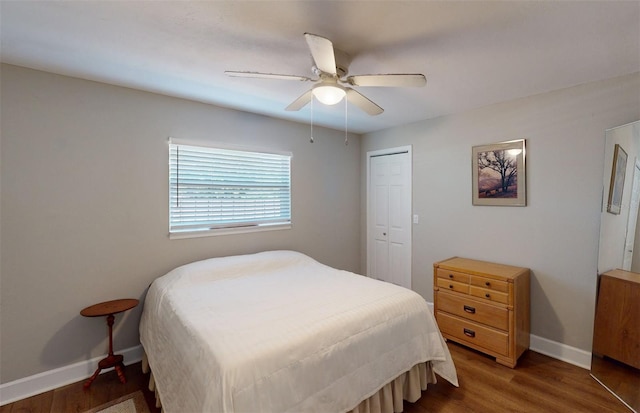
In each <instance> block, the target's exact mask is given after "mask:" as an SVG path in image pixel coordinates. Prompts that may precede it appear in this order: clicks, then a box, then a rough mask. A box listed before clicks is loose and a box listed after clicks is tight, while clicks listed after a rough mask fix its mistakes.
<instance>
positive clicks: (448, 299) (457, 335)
mask: <svg viewBox="0 0 640 413" xmlns="http://www.w3.org/2000/svg"><path fill="white" fill-rule="evenodd" d="M433 290H434V294H433V296H434V313H435V316H436V320H437V322H438V326H439V327H440V331H441V332H442V335H443V337H444V338H446V339H449V340H453V341H455V342H457V343H460V344H464V345H466V346H469V347H471V348H473V349H476V350H478V351H481V352H483V353H486V354H489V355H491V356H493V357H495V358H496V361H497V362H498V363H500V364H503V365H505V366H508V367H515V365H516V363H517V362H518V358H519V357H520V356H521V355H522V353H523V352H524V351H525V350H527V349H528V348H529V269H528V268H521V267H513V266H510V265H502V264H495V263H491V262H486V261H477V260H470V259H466V258H458V257H454V258H450V259H448V260H445V261H441V262H436V263H435V264H433Z"/></svg>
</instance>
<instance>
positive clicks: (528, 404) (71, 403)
mask: <svg viewBox="0 0 640 413" xmlns="http://www.w3.org/2000/svg"><path fill="white" fill-rule="evenodd" d="M448 344H449V349H450V350H451V354H452V356H453V359H454V362H455V364H456V369H457V371H458V378H459V381H460V387H459V388H456V387H453V386H452V385H450V384H449V383H447V382H446V381H444V380H442V379H440V380H439V382H438V383H437V384H435V385H429V388H428V389H427V390H426V391H425V392H423V395H422V398H421V399H420V400H418V401H417V402H416V403H405V412H406V413H427V412H429V413H447V412H452V413H458V412H460V413H467V412H479V413H488V412H490V413H494V412H545V413H548V412H562V413H567V412H598V413H600V412H602V413H610V412H620V413H629V412H630V410H628V409H627V408H626V407H624V405H623V404H622V403H620V402H619V401H618V400H617V399H616V398H615V397H614V396H613V395H612V394H611V393H609V392H608V391H607V390H605V389H604V388H603V387H602V386H600V385H599V384H598V383H597V382H596V381H595V380H594V379H593V378H591V377H590V376H589V372H588V371H587V370H584V369H582V368H579V367H576V366H573V365H571V364H567V363H564V362H562V361H558V360H555V359H553V358H550V357H547V356H543V355H541V354H538V353H535V352H533V351H528V352H526V353H525V354H524V355H523V356H522V358H521V359H520V361H519V363H518V366H517V368H515V369H510V368H507V367H504V366H501V365H499V364H497V363H496V362H495V361H494V360H493V359H492V358H490V357H487V356H485V355H483V354H480V353H478V352H475V351H473V350H470V349H468V348H466V347H463V346H459V345H457V344H455V343H452V342H449V343H448ZM125 374H126V376H127V383H126V384H121V383H120V382H119V381H118V378H117V376H116V374H115V372H109V373H105V374H102V375H100V376H98V378H97V379H96V380H95V381H94V382H93V384H92V385H91V388H90V389H89V390H86V391H85V390H83V388H82V383H83V382H78V383H74V384H70V385H68V386H64V387H61V388H59V389H56V390H52V391H49V392H46V393H43V394H40V395H38V396H34V397H30V398H28V399H25V400H21V401H18V402H16V403H12V404H8V405H5V406H2V407H1V408H0V413H18V412H20V413H27V412H38V413H47V412H55V413H60V412H64V413H66V412H83V411H86V410H88V409H91V408H93V407H96V406H100V405H102V404H104V403H106V402H108V401H109V400H115V399H117V398H119V397H122V396H124V395H126V394H129V393H133V392H135V391H136V390H143V391H144V393H145V396H146V398H147V404H148V405H149V408H150V411H151V412H152V413H159V412H160V410H159V409H155V408H154V403H155V401H154V400H155V399H154V396H153V394H152V393H151V392H149V391H148V390H147V383H148V376H147V375H144V374H142V371H141V368H140V363H135V364H132V365H130V366H127V368H126V370H125ZM184 413H187V412H184Z"/></svg>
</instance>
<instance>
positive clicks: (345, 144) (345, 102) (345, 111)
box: [344, 99, 349, 146]
mask: <svg viewBox="0 0 640 413" xmlns="http://www.w3.org/2000/svg"><path fill="white" fill-rule="evenodd" d="M347 107H348V105H347V99H345V100H344V146H347V145H349V135H348V130H347V120H348V119H349V116H348V115H349V113H348V111H347Z"/></svg>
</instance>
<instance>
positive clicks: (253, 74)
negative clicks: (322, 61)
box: [224, 70, 311, 82]
mask: <svg viewBox="0 0 640 413" xmlns="http://www.w3.org/2000/svg"><path fill="white" fill-rule="evenodd" d="M224 74H225V75H227V76H232V77H254V78H258V79H279V80H299V81H302V82H306V81H308V80H311V79H310V78H308V77H305V76H296V75H279V74H275V73H258V72H234V71H232V70H226V71H225V72H224Z"/></svg>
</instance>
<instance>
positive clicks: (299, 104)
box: [285, 90, 313, 111]
mask: <svg viewBox="0 0 640 413" xmlns="http://www.w3.org/2000/svg"><path fill="white" fill-rule="evenodd" d="M311 99H313V93H312V92H311V90H308V91H306V92H304V94H303V95H302V96H300V97H299V98H298V99H296V100H294V101H293V102H291V104H290V105H289V106H287V107H286V108H285V110H288V111H294V110H300V109H302V108H303V107H305V106H306V105H307V104H308V103H309V102H311Z"/></svg>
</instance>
